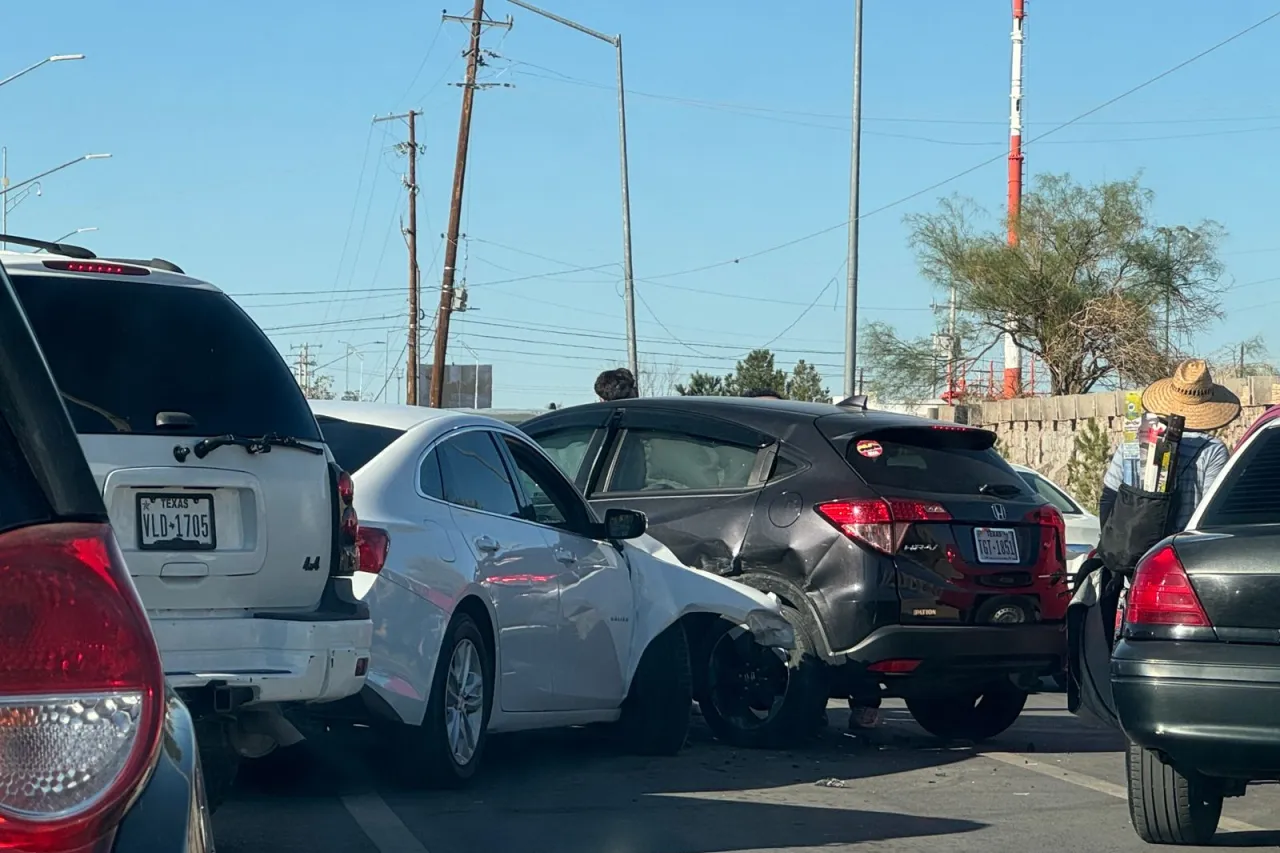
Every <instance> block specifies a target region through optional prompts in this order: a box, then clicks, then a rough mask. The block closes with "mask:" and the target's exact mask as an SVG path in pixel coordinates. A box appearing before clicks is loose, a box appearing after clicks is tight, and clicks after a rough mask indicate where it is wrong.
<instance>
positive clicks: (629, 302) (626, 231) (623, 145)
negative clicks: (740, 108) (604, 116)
mask: <svg viewBox="0 0 1280 853" xmlns="http://www.w3.org/2000/svg"><path fill="white" fill-rule="evenodd" d="M508 2H510V3H511V4H512V5H515V6H519V7H520V8H521V9H528V10H529V11H530V12H533V13H534V14H535V15H541V16H542V17H544V18H547V19H548V20H551V21H555V22H556V23H557V24H563V25H564V26H566V27H569V28H570V29H574V30H577V31H578V32H580V33H585V34H586V35H589V36H591V37H592V38H596V39H599V40H600V41H603V42H608V43H609V44H611V45H613V48H614V52H615V53H616V54H617V64H618V152H619V155H620V158H621V164H620V168H621V172H622V281H623V302H624V303H625V305H626V313H627V367H628V368H630V370H631V373H632V374H633V375H634V376H636V377H637V378H638V377H639V376H640V360H639V355H638V353H637V350H636V284H635V275H634V273H633V271H632V267H631V178H630V167H629V165H628V163H627V87H626V84H625V82H624V80H623V76H622V36H621V35H616V36H607V35H605V34H604V33H602V32H599V31H597V30H593V29H591V28H590V27H584V26H583V25H582V24H579V23H578V22H577V21H571V20H569V19H568V18H565V17H562V16H560V15H557V14H555V13H554V12H548V11H547V10H546V9H539V8H538V7H537V6H534V5H533V4H532V3H526V2H525V0H508Z"/></svg>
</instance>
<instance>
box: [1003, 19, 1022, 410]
mask: <svg viewBox="0 0 1280 853" xmlns="http://www.w3.org/2000/svg"><path fill="white" fill-rule="evenodd" d="M1025 3H1026V0H1013V72H1012V74H1011V76H1010V86H1009V245H1011V246H1014V245H1017V243H1018V230H1017V227H1016V223H1017V220H1018V212H1019V210H1020V209H1021V207H1022V42H1023V20H1024V19H1025V17H1026V9H1025ZM1021 391H1022V351H1021V350H1019V349H1018V347H1017V346H1016V345H1015V344H1014V342H1013V335H1011V334H1008V333H1006V334H1005V336H1004V396H1005V397H1016V396H1017V395H1018V394H1019V393H1021Z"/></svg>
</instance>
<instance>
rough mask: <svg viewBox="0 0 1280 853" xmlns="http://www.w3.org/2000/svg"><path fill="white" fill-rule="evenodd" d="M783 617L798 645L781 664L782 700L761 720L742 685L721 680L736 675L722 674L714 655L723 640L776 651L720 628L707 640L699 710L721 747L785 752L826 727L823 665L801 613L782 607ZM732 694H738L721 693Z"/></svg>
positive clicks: (731, 629) (752, 649)
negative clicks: (793, 632) (704, 677)
mask: <svg viewBox="0 0 1280 853" xmlns="http://www.w3.org/2000/svg"><path fill="white" fill-rule="evenodd" d="M782 615H783V617H784V618H786V620H787V621H788V622H790V623H791V625H792V627H793V628H794V629H795V637H796V647H795V649H793V650H791V652H790V653H789V654H788V655H787V657H786V660H785V661H783V662H782V663H783V666H782V669H783V677H784V678H785V679H786V680H785V683H784V684H783V686H782V696H781V697H780V701H779V700H778V699H774V700H773V702H772V704H771V705H770V707H769V708H768V709H767V712H766V713H765V715H764V716H763V717H759V716H757V715H756V712H757V711H759V710H760V709H759V703H757V704H756V705H752V706H751V707H748V705H749V704H750V703H749V702H747V701H744V700H745V698H746V697H744V696H742V695H740V694H741V693H742V692H743V689H744V688H743V687H742V686H730V685H726V684H725V683H724V681H723V680H722V679H723V678H734V677H735V676H737V675H739V674H738V673H736V672H732V671H731V672H729V673H728V674H726V675H723V676H722V675H720V674H719V672H718V669H719V668H718V666H717V663H718V656H719V654H720V653H721V651H722V650H723V646H721V645H720V644H722V643H725V642H730V643H734V644H735V645H736V644H750V648H747V647H746V646H742V647H741V648H742V650H743V652H744V653H746V652H757V653H760V654H762V655H768V654H775V652H774V650H771V649H762V648H760V647H758V646H755V641H754V640H753V639H752V638H751V636H750V635H749V634H745V629H739V628H737V627H736V626H730V625H724V626H723V629H722V630H716V631H715V632H714V633H712V634H710V635H709V636H708V641H707V642H706V643H705V644H704V650H703V651H702V652H700V654H704V655H705V656H706V659H707V673H708V674H707V681H708V683H707V685H706V687H705V691H706V695H705V696H700V697H698V707H699V709H700V710H701V711H702V718H703V720H705V721H706V723H707V727H708V728H710V729H711V733H712V734H714V735H715V736H716V737H717V738H718V739H719V740H721V741H724V742H725V743H728V744H731V745H733V746H737V747H743V748H747V749H785V748H788V747H793V746H796V745H798V744H799V743H801V742H803V741H804V740H806V739H808V738H810V737H812V736H813V735H814V734H815V733H816V732H817V731H818V729H820V728H821V727H822V726H823V725H824V723H825V711H826V707H827V699H828V698H829V696H830V688H829V685H828V679H827V667H826V664H824V663H823V662H822V661H821V660H819V659H818V657H817V655H816V654H815V653H814V652H815V648H816V644H815V643H814V642H813V639H812V638H811V637H810V636H809V635H808V633H807V632H806V631H805V630H804V622H803V620H802V619H801V616H800V612H799V611H797V610H795V609H794V608H791V607H786V606H784V607H783V608H782ZM735 632H737V634H736V635H735ZM762 661H763V662H764V663H766V664H767V665H771V664H772V661H771V660H769V659H767V658H762ZM730 669H732V668H730ZM758 675H759V674H758V673H757V677H758ZM730 690H732V691H733V693H737V694H739V695H736V696H735V695H732V694H731V693H728V692H725V691H730Z"/></svg>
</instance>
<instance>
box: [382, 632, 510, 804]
mask: <svg viewBox="0 0 1280 853" xmlns="http://www.w3.org/2000/svg"><path fill="white" fill-rule="evenodd" d="M488 647H489V644H488V642H487V641H486V640H485V637H484V635H483V634H482V633H481V631H480V628H479V626H477V625H476V622H475V620H474V619H472V618H471V617H470V616H468V615H467V614H466V613H457V614H455V615H454V617H453V621H452V622H450V623H449V628H448V630H447V631H446V632H445V636H444V641H443V642H442V643H441V644H440V656H439V657H438V658H437V659H436V672H435V676H434V678H433V679H432V682H431V694H430V696H429V697H428V700H427V711H426V713H425V714H424V715H423V718H422V725H420V726H403V727H400V729H399V730H400V733H401V735H402V737H403V740H404V741H406V742H404V743H401V744H399V747H400V749H399V756H398V763H399V765H400V770H401V775H402V776H404V777H405V781H406V782H407V783H408V784H410V785H413V786H416V787H430V788H456V787H460V786H462V785H465V784H466V783H467V782H468V781H470V780H471V779H472V777H474V776H475V775H476V772H477V771H478V770H479V768H480V762H481V759H482V758H483V756H484V747H485V743H486V742H487V740H488V729H489V715H490V712H491V711H492V709H493V684H494V675H493V663H492V656H491V655H490V654H489V651H488ZM477 670H478V673H479V677H478V678H477ZM477 693H478V694H479V695H477ZM451 731H453V732H454V734H451V733H450V732H451Z"/></svg>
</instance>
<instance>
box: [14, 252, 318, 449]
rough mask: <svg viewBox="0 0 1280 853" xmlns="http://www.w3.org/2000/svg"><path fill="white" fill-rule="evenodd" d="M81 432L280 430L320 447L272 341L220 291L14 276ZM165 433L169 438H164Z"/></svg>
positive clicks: (255, 432) (251, 432) (299, 394)
mask: <svg viewBox="0 0 1280 853" xmlns="http://www.w3.org/2000/svg"><path fill="white" fill-rule="evenodd" d="M11 278H12V279H13V283H14V286H15V288H16V289H17V292H18V297H19V299H20V300H21V301H22V305H23V307H24V308H25V309H26V313H27V317H28V318H29V319H30V321H31V326H32V328H33V329H34V330H35V333H36V337H37V338H38V339H39V341H40V346H41V348H42V349H43V350H44V354H45V358H46V359H47V360H48V362H49V367H50V368H51V369H52V371H53V376H54V379H55V380H56V381H57V383H58V387H59V389H60V390H61V391H62V396H63V399H64V400H65V401H66V403H67V411H68V413H69V414H70V415H71V420H72V422H73V423H74V424H75V427H76V431H77V432H80V433H90V434H92V433H107V434H112V433H121V432H127V433H133V434H161V433H165V431H163V430H159V429H157V428H156V415H157V414H159V413H160V412H184V413H186V414H188V415H190V416H191V417H192V418H194V419H195V427H194V430H185V431H184V432H186V433H187V434H192V433H194V434H198V435H222V434H224V433H236V434H240V435H248V436H260V435H265V434H266V433H270V432H275V433H279V434H281V435H292V436H295V437H297V438H303V439H310V440H318V439H319V438H320V434H319V432H318V430H317V428H316V423H315V418H314V417H312V415H311V410H310V408H309V407H308V406H307V402H306V400H305V399H304V398H303V396H302V392H301V390H300V389H299V388H298V384H297V382H296V381H294V378H293V375H292V374H291V373H290V372H289V369H288V368H287V367H286V366H285V364H284V360H283V359H282V358H281V357H280V354H279V353H278V352H277V351H276V348H275V347H274V346H272V344H271V341H270V340H268V339H267V337H266V336H265V335H264V334H263V333H262V332H261V331H259V329H258V327H257V325H255V324H254V323H253V321H252V320H250V319H249V318H248V316H247V315H246V314H245V313H244V312H243V311H242V310H241V309H240V308H239V306H237V305H236V304H235V303H234V302H232V301H231V299H230V298H228V297H227V296H226V295H225V294H223V293H221V292H219V291H216V290H204V289H197V288H193V287H178V286H172V285H158V284H150V283H146V282H145V281H142V282H139V281H116V280H108V279H95V278H89V277H78V276H51V275H23V274H16V275H12V276H11ZM165 434H172V432H167V433H165Z"/></svg>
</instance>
